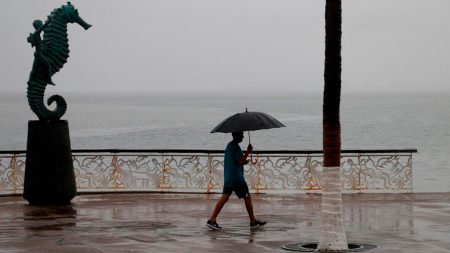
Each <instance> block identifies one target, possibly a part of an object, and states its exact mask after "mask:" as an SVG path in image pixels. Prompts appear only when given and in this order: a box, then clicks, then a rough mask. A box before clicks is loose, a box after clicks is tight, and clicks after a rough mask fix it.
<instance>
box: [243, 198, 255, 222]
mask: <svg viewBox="0 0 450 253" xmlns="http://www.w3.org/2000/svg"><path fill="white" fill-rule="evenodd" d="M244 201H245V208H246V209H247V213H248V217H249V218H250V222H252V223H253V222H255V221H256V218H255V214H254V213H253V204H252V197H250V194H248V195H247V196H246V197H244Z"/></svg>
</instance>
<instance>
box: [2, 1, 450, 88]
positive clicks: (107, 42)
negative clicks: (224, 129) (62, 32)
mask: <svg viewBox="0 0 450 253" xmlns="http://www.w3.org/2000/svg"><path fill="white" fill-rule="evenodd" d="M71 2H72V4H74V5H75V7H76V8H77V9H78V10H79V13H80V17H82V18H83V19H84V20H85V21H86V22H88V23H89V24H91V25H92V27H91V28H90V29H89V30H87V31H85V30H84V29H82V28H81V27H80V26H78V25H77V24H69V28H68V38H69V47H70V57H69V59H68V61H67V63H66V64H65V65H64V67H63V68H62V69H61V70H60V72H58V73H56V74H55V75H54V76H53V81H54V82H55V83H56V87H49V86H47V89H48V90H47V91H46V93H47V92H49V93H52V94H54V93H59V94H62V93H64V92H112V93H115V92H145V93H147V92H152V93H158V92H190V93H198V92H202V93H203V92H206V93H218V92H244V93H252V92H265V93H267V92H276V93H293V94H321V93H322V90H323V61H324V38H325V30H324V22H325V21H324V10H325V1H324V0H322V1H320V0H303V1H298V0H227V1H225V0H223V1H219V0H172V1H164V0H133V1H119V0H96V1H89V0H74V1H71ZM63 3H65V1H55V0H43V1H24V0H21V1H17V0H2V1H0V34H2V47H0V56H1V57H0V76H1V77H2V80H1V82H0V90H1V91H2V92H25V91H26V85H27V84H26V82H27V80H28V76H29V73H30V71H31V66H32V63H33V53H34V48H31V46H30V44H29V43H27V41H26V38H27V36H28V34H29V33H30V32H33V27H32V25H31V23H32V22H33V20H35V19H42V20H45V19H46V16H47V15H48V14H49V13H50V12H51V11H52V10H53V9H54V8H58V7H60V6H61V5H62V4H63ZM449 10H450V1H448V0H344V1H343V25H342V29H343V37H342V41H343V42H342V58H343V62H342V68H343V72H342V93H343V94H370V93H375V94H376V93H403V94H413V93H427V94H428V93H431V94H448V93H450V89H449V85H448V84H447V82H448V80H450V71H448V59H449V57H450V48H449V45H450V15H448V11H449Z"/></svg>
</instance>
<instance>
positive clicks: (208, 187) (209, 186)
mask: <svg viewBox="0 0 450 253" xmlns="http://www.w3.org/2000/svg"><path fill="white" fill-rule="evenodd" d="M211 166H212V157H211V154H210V153H208V162H207V167H208V168H207V170H208V171H207V172H206V174H207V176H208V178H207V181H208V184H207V185H206V193H211V184H212V183H211V181H212V168H211Z"/></svg>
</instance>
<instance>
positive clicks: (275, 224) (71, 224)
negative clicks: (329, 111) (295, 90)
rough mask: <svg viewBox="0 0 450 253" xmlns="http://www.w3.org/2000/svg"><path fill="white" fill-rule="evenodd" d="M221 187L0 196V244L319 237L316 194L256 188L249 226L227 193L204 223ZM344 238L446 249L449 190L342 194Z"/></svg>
mask: <svg viewBox="0 0 450 253" xmlns="http://www.w3.org/2000/svg"><path fill="white" fill-rule="evenodd" d="M218 197H219V195H204V194H154V193H152V194H149V193H147V194H131V193H130V194H124V193H121V194H98V195H81V196H78V197H76V198H75V199H74V200H73V201H72V202H73V204H72V205H71V206H60V207H36V206H29V205H27V202H26V201H24V200H23V199H22V198H21V197H0V252H2V253H3V252H33V253H40V252H43V253H44V252H45V253H51V252H65V253H68V252H83V253H88V252H158V253H159V252H242V253H243V252H289V251H286V250H283V249H281V246H282V245H284V244H290V243H296V242H312V241H316V240H317V238H318V231H319V230H318V228H319V218H320V208H321V202H320V195H315V194H313V195H311V194H293V195H258V196H256V195H254V196H253V201H254V207H255V212H256V214H257V216H258V217H260V218H262V219H264V220H266V221H268V224H267V225H266V226H265V227H264V228H261V229H256V230H250V229H249V226H248V218H247V216H246V211H245V207H244V203H243V201H242V200H238V199H236V197H234V196H233V197H232V199H231V200H230V201H229V203H227V205H226V206H225V207H224V209H223V211H222V213H221V215H220V216H219V219H218V222H219V224H220V225H221V226H223V229H222V230H220V231H210V230H209V229H207V228H206V227H205V222H206V220H207V218H208V217H209V215H210V214H211V211H212V209H213V208H214V205H215V202H216V200H217V199H218ZM344 216H345V224H346V229H347V237H348V240H349V242H362V243H371V244H376V245H378V246H379V247H378V248H376V249H374V250H371V251H369V252H389V253H393V252H408V253H412V252H421V253H422V252H427V253H428V252H447V253H449V252H450V194H449V193H444V194H383V195H377V194H353V195H345V197H344Z"/></svg>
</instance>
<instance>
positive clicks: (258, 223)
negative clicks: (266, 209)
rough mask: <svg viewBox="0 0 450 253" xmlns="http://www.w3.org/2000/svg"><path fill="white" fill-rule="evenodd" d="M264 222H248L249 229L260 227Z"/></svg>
mask: <svg viewBox="0 0 450 253" xmlns="http://www.w3.org/2000/svg"><path fill="white" fill-rule="evenodd" d="M266 223H267V222H266V221H262V220H258V219H256V220H255V221H254V222H250V228H256V227H262V226H264V225H266Z"/></svg>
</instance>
